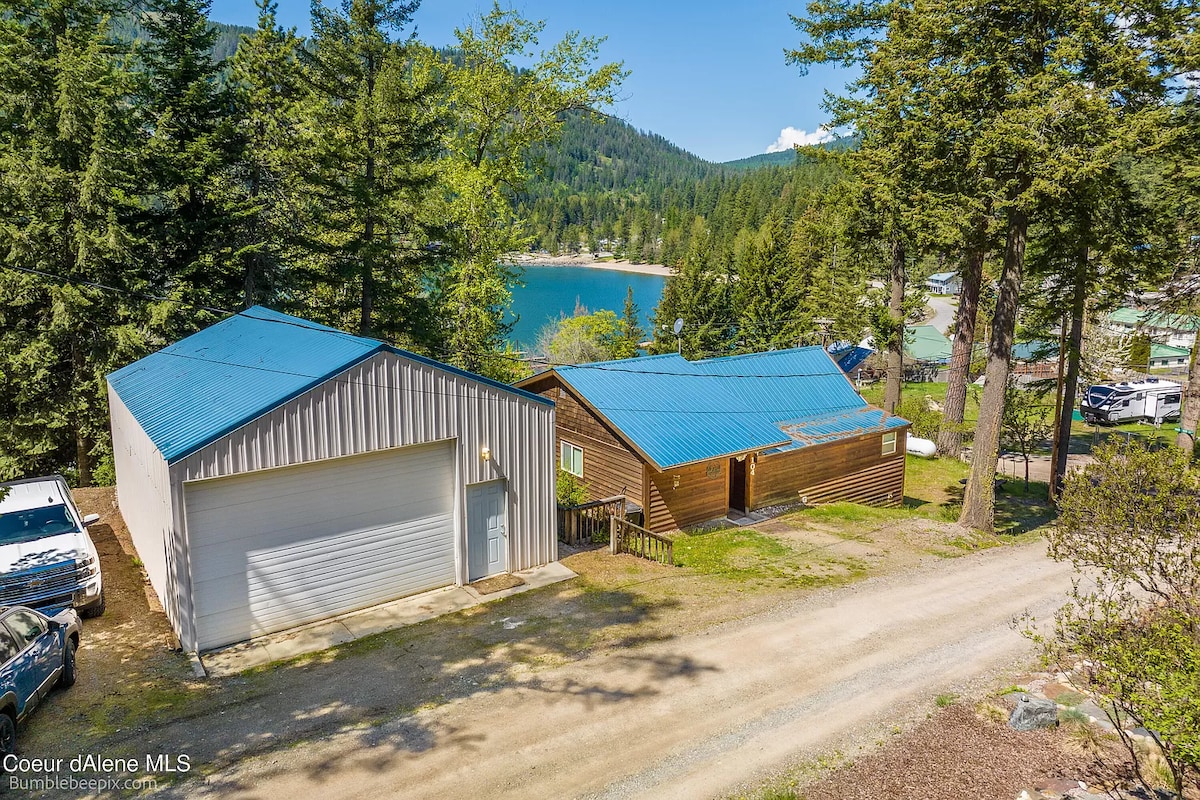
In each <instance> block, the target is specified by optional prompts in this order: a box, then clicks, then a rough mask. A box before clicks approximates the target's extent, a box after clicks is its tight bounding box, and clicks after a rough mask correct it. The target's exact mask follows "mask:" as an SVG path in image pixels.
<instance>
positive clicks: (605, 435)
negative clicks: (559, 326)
mask: <svg viewBox="0 0 1200 800" xmlns="http://www.w3.org/2000/svg"><path fill="white" fill-rule="evenodd" d="M526 388H527V389H528V390H529V391H533V392H536V393H537V394H540V395H541V396H542V397H545V398H548V399H550V400H553V401H554V405H555V420H556V422H557V424H556V431H555V440H554V453H555V458H556V459H557V458H559V454H560V453H561V452H562V443H563V442H564V441H566V442H570V443H571V444H573V445H575V446H576V447H581V448H583V479H582V480H583V482H584V484H586V486H587V493H588V499H589V500H600V499H602V498H605V497H614V496H616V495H619V494H623V495H625V496H626V497H628V498H630V499H631V500H633V501H634V502H636V503H641V504H644V502H643V491H642V489H643V483H642V459H641V458H640V457H639V456H638V455H637V454H636V453H634V452H633V451H632V450H630V449H629V447H627V446H626V445H625V443H624V442H622V441H621V439H620V438H618V437H617V435H616V434H615V433H614V432H613V431H612V430H610V429H609V427H608V426H607V425H605V424H604V423H603V422H601V421H600V420H599V419H597V418H596V415H595V414H593V413H592V412H591V411H589V410H588V409H587V408H586V407H585V406H584V405H583V404H582V403H580V402H579V400H578V399H576V398H575V396H574V395H573V394H571V393H570V391H568V390H567V389H566V388H564V387H563V386H562V384H561V383H560V382H558V381H557V380H551V381H548V382H547V383H546V384H545V385H543V384H541V383H539V384H536V385H534V386H528V387H526ZM555 463H556V464H557V463H558V462H557V461H556V462H555Z"/></svg>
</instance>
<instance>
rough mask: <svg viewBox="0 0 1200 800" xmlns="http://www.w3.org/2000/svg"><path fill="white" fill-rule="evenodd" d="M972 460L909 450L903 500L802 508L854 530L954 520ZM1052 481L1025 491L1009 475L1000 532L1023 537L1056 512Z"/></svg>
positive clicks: (999, 498)
mask: <svg viewBox="0 0 1200 800" xmlns="http://www.w3.org/2000/svg"><path fill="white" fill-rule="evenodd" d="M968 472H969V466H968V465H967V464H966V463H964V462H962V461H959V460H957V459H952V458H918V457H916V456H908V462H907V469H906V474H905V485H904V504H903V505H902V506H900V507H898V508H872V507H869V506H860V505H857V504H855V503H832V504H830V505H827V506H821V507H819V508H812V509H807V510H805V511H801V512H798V513H800V514H803V515H804V517H805V518H806V519H810V520H812V521H814V522H820V523H825V524H832V525H836V526H840V527H843V528H844V529H845V530H846V531H848V532H849V531H854V530H856V529H859V528H862V527H864V526H873V527H874V526H878V525H883V524H889V523H894V522H899V521H902V520H907V519H914V518H924V519H931V520H938V521H942V522H954V521H956V520H957V519H958V514H959V511H960V510H961V509H962V497H963V489H964V484H963V483H962V481H963V480H964V479H966V477H967V473H968ZM1048 493H1049V487H1048V486H1047V485H1046V484H1045V483H1040V482H1038V481H1031V482H1030V483H1029V492H1028V493H1026V492H1025V487H1024V484H1023V483H1022V482H1021V481H1008V482H1007V483H1005V484H1004V485H1003V486H1002V487H1001V488H999V489H998V490H997V492H996V533H997V534H999V535H1003V536H1007V537H1013V536H1020V537H1023V536H1024V535H1025V534H1029V533H1031V532H1033V531H1036V530H1037V529H1038V528H1040V527H1041V526H1043V525H1045V524H1046V523H1048V522H1050V521H1051V520H1053V519H1054V517H1055V509H1054V506H1053V504H1051V503H1050V501H1049V496H1048Z"/></svg>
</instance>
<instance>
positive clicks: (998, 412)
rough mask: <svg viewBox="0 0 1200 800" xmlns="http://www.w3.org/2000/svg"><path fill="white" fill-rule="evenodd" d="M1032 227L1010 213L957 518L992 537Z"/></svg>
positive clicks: (1022, 217) (1018, 212)
mask: <svg viewBox="0 0 1200 800" xmlns="http://www.w3.org/2000/svg"><path fill="white" fill-rule="evenodd" d="M1028 228H1029V218H1028V216H1026V214H1025V212H1023V211H1021V210H1013V211H1010V212H1008V242H1007V244H1006V246H1005V249H1004V271H1003V274H1002V275H1001V277H1000V291H999V293H998V295H997V297H996V313H995V316H993V317H992V340H991V342H989V343H988V360H987V369H986V370H985V371H984V376H985V381H984V387H983V400H982V402H981V403H980V407H979V424H978V426H977V427H976V428H975V442H974V445H973V447H972V450H971V473H970V476H969V477H968V479H967V491H966V493H965V495H964V496H963V510H962V514H961V515H960V516H959V518H958V522H959V524H960V525H965V526H966V527H968V528H975V529H977V530H981V531H988V532H990V531H991V530H992V529H993V528H994V526H995V523H996V459H997V456H998V453H999V449H1000V427H1001V421H1002V419H1003V416H1004V394H1005V388H1006V387H1007V386H1008V375H1009V367H1010V366H1011V360H1012V344H1013V333H1014V331H1015V330H1016V325H1017V301H1018V298H1019V296H1020V294H1021V272H1022V270H1023V269H1024V266H1025V239H1026V234H1027V232H1028Z"/></svg>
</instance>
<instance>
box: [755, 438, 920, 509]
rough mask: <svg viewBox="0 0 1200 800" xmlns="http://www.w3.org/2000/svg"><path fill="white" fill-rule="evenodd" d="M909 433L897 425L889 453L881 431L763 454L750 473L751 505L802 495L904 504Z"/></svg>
mask: <svg viewBox="0 0 1200 800" xmlns="http://www.w3.org/2000/svg"><path fill="white" fill-rule="evenodd" d="M889 432H890V431H889ZM907 436H908V429H907V428H901V429H898V430H896V452H895V453H893V454H891V455H886V456H885V455H882V452H883V434H882V433H879V432H876V433H868V434H864V435H862V436H856V437H854V438H853V439H844V440H841V441H837V442H830V443H828V444H822V445H815V446H810V447H801V448H798V449H796V450H788V451H786V452H783V453H775V454H771V455H760V456H759V457H758V463H757V464H756V465H755V470H754V475H753V477H752V478H751V479H750V486H749V491H748V503H749V505H750V508H752V509H754V508H762V507H763V506H770V505H777V504H783V503H796V502H799V500H800V498H801V497H802V496H804V497H807V498H808V502H809V503H810V504H815V503H832V502H836V501H838V500H849V501H852V502H855V503H863V504H864V505H899V504H900V503H902V502H903V501H904V463H905V462H904V457H905V443H906V438H907Z"/></svg>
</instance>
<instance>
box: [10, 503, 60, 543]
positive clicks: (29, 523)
mask: <svg viewBox="0 0 1200 800" xmlns="http://www.w3.org/2000/svg"><path fill="white" fill-rule="evenodd" d="M75 530H76V528H75V521H74V520H72V519H71V515H70V514H69V513H68V512H67V507H66V506H46V507H45V508H31V509H29V510H28V511H9V512H5V513H3V514H0V545H6V544H20V543H21V542H32V541H34V540H35V539H43V538H45V537H47V536H58V535H59V534H61V533H73V532H74V531H75Z"/></svg>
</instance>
